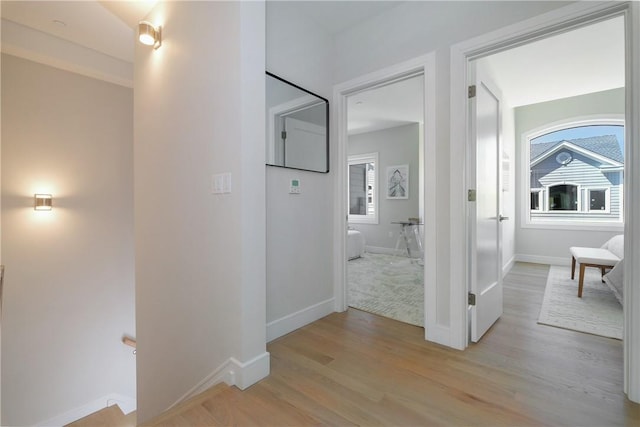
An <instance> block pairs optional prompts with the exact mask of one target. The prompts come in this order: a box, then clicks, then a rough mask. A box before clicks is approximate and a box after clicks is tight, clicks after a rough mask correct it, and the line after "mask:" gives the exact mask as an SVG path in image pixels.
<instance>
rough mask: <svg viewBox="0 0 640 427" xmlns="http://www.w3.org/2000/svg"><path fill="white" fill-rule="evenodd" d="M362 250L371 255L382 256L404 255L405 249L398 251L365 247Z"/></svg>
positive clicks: (379, 247) (378, 247)
mask: <svg viewBox="0 0 640 427" xmlns="http://www.w3.org/2000/svg"><path fill="white" fill-rule="evenodd" d="M364 250H365V251H366V252H369V253H371V254H384V255H396V254H406V253H407V250H406V249H404V248H403V249H398V250H397V251H396V250H395V248H383V247H381V246H365V247H364Z"/></svg>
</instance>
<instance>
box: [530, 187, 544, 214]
mask: <svg viewBox="0 0 640 427" xmlns="http://www.w3.org/2000/svg"><path fill="white" fill-rule="evenodd" d="M540 196H542V190H541V189H539V188H535V189H533V188H532V189H531V210H532V211H539V210H541V209H542V203H540Z"/></svg>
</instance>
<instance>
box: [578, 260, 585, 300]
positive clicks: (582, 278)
mask: <svg viewBox="0 0 640 427" xmlns="http://www.w3.org/2000/svg"><path fill="white" fill-rule="evenodd" d="M585 267H586V265H584V264H580V280H579V282H578V298H582V285H583V284H584V268H585Z"/></svg>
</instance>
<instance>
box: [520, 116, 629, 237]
mask: <svg viewBox="0 0 640 427" xmlns="http://www.w3.org/2000/svg"><path fill="white" fill-rule="evenodd" d="M522 142H523V149H522V151H521V152H522V163H521V164H522V182H523V187H524V188H523V190H524V191H523V192H522V197H521V198H520V200H521V203H522V206H523V209H522V210H521V211H522V213H523V214H522V217H523V221H522V224H523V226H525V227H526V226H533V227H535V226H537V225H539V224H541V225H544V226H549V225H551V226H554V225H557V226H558V227H565V226H567V225H568V226H570V227H574V226H575V227H582V226H591V225H593V226H598V225H600V226H603V225H604V226H606V225H615V226H621V225H622V224H623V216H622V215H623V188H624V187H623V184H624V120H623V119H622V118H621V117H598V118H594V117H589V118H586V119H576V120H566V121H564V122H557V123H554V124H550V125H549V126H547V127H544V128H540V129H537V130H535V131H532V132H529V133H527V134H524V135H523V138H522Z"/></svg>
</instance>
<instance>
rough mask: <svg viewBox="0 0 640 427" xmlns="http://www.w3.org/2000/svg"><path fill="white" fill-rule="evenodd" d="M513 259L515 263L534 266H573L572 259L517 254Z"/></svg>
mask: <svg viewBox="0 0 640 427" xmlns="http://www.w3.org/2000/svg"><path fill="white" fill-rule="evenodd" d="M513 259H514V261H515V262H531V263H534V264H547V265H571V258H562V257H553V256H543V255H527V254H515V255H514V257H513Z"/></svg>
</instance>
